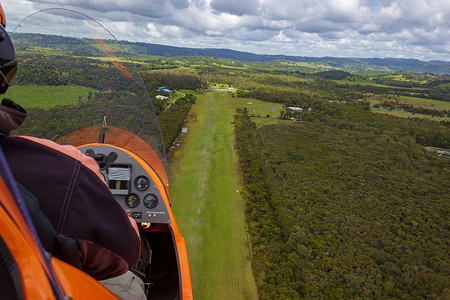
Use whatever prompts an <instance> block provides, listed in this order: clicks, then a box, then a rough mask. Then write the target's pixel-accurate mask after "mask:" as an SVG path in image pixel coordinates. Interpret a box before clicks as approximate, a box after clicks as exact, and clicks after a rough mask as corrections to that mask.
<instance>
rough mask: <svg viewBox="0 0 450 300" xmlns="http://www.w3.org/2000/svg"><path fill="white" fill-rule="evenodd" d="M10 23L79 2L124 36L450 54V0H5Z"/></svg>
mask: <svg viewBox="0 0 450 300" xmlns="http://www.w3.org/2000/svg"><path fill="white" fill-rule="evenodd" d="M0 2H1V3H2V5H3V9H4V10H5V12H6V18H7V22H8V27H7V29H8V30H13V29H14V27H15V26H16V25H17V24H18V23H19V21H20V20H21V19H23V18H25V17H26V16H27V15H29V14H31V13H33V12H35V11H37V10H40V9H44V8H50V7H64V8H69V9H74V10H77V11H79V12H82V13H84V14H87V15H88V16H90V17H92V18H94V19H95V20H97V21H99V22H100V23H102V24H103V25H104V26H105V27H106V28H108V29H109V30H110V31H111V32H112V33H113V34H114V35H115V36H116V38H117V39H119V40H129V41H139V42H148V43H155V44H163V45H171V46H180V47H192V48H227V49H233V50H239V51H247V52H252V53H260V54H284V55H298V56H335V57H401V58H417V59H421V60H445V61H450V1H449V0H378V1H372V0H3V1H0Z"/></svg>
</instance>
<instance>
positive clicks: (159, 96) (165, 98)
mask: <svg viewBox="0 0 450 300" xmlns="http://www.w3.org/2000/svg"><path fill="white" fill-rule="evenodd" d="M156 99H159V100H167V99H169V97H167V96H163V95H157V96H156Z"/></svg>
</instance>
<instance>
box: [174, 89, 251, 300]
mask: <svg viewBox="0 0 450 300" xmlns="http://www.w3.org/2000/svg"><path fill="white" fill-rule="evenodd" d="M191 112H192V113H191V118H190V120H189V122H188V123H187V124H186V127H187V128H188V133H187V134H186V135H184V136H183V137H182V139H183V140H182V142H181V146H180V147H179V148H178V149H177V150H175V153H174V155H173V157H172V159H171V162H170V180H171V182H170V193H171V195H170V196H171V201H172V209H173V211H174V214H175V217H176V219H177V222H178V226H179V227H180V230H181V231H182V233H183V235H184V238H185V240H186V246H187V249H188V255H189V262H190V268H191V276H192V285H193V292H194V298H195V299H257V291H256V285H255V282H254V279H253V275H252V271H251V265H250V252H249V246H248V239H247V233H246V229H245V218H244V202H243V199H242V197H241V196H240V193H239V192H238V191H239V190H240V188H241V182H240V175H239V166H238V159H237V155H236V153H235V150H234V149H233V148H232V146H233V144H234V135H233V130H234V125H232V124H231V122H233V115H234V114H235V108H234V105H233V104H232V98H231V97H229V96H228V95H227V94H226V93H223V92H217V91H216V92H207V93H205V94H203V95H199V96H198V99H197V103H196V104H195V105H194V106H193V107H192V110H191Z"/></svg>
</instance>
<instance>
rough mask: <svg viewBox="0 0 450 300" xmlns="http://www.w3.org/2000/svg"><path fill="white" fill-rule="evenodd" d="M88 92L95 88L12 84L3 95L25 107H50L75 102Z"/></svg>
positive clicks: (84, 97)
mask: <svg viewBox="0 0 450 300" xmlns="http://www.w3.org/2000/svg"><path fill="white" fill-rule="evenodd" d="M89 92H91V93H94V92H96V90H95V89H91V88H87V87H83V86H49V85H24V86H22V85H13V86H11V87H10V88H9V89H8V91H7V92H6V94H5V96H4V97H5V98H10V99H11V100H13V101H15V102H17V103H19V104H20V105H21V106H23V107H25V108H27V107H41V108H50V107H52V106H55V105H68V104H76V103H77V102H78V97H79V96H81V97H82V98H83V99H84V100H86V99H87V97H88V94H89Z"/></svg>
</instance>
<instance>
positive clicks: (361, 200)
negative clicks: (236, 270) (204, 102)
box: [235, 104, 450, 299]
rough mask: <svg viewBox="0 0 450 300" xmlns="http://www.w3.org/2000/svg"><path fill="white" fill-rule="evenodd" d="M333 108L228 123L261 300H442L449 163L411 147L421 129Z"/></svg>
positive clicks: (355, 109) (449, 272)
mask: <svg viewBox="0 0 450 300" xmlns="http://www.w3.org/2000/svg"><path fill="white" fill-rule="evenodd" d="M330 106H332V107H329V108H327V109H325V110H323V111H321V112H316V113H314V112H305V113H309V114H310V116H309V118H307V120H306V121H303V122H297V123H295V124H293V123H289V124H286V123H284V124H281V125H270V126H263V127H262V128H257V127H256V126H255V124H254V123H252V121H251V120H250V118H249V116H248V112H247V111H246V110H245V109H244V110H239V111H238V114H237V115H236V117H235V121H236V138H237V142H236V145H237V149H238V153H239V157H240V161H241V167H242V173H243V178H244V183H245V197H246V199H247V207H246V214H247V219H248V226H249V233H250V236H251V244H252V249H253V268H254V274H255V276H256V280H257V284H258V288H259V294H260V297H261V298H262V299H297V298H332V299H335V298H378V299H380V298H399V299H413V298H429V299H445V298H448V296H449V292H450V291H449V289H448V287H449V284H450V279H449V278H450V277H449V276H450V269H449V265H448V262H449V258H450V257H449V253H450V247H449V245H448V242H447V241H448V233H449V227H448V226H449V224H448V213H449V192H450V190H449V185H448V179H449V178H450V173H449V166H450V161H449V160H448V159H446V158H442V157H439V156H438V155H437V154H435V153H430V152H427V151H425V150H424V147H423V146H422V145H420V144H418V143H417V142H416V140H417V133H414V132H415V131H421V130H420V129H419V127H422V126H423V125H424V124H420V123H421V122H420V121H419V122H416V123H415V124H413V123H414V122H413V123H411V122H408V121H405V120H401V119H398V118H392V117H388V116H381V115H376V114H373V113H371V112H370V110H369V109H368V107H367V106H365V105H354V106H353V105H352V106H346V105H342V104H330ZM425 127H428V129H429V130H439V129H433V127H434V125H433V124H431V122H430V124H427V126H425ZM444 129H446V132H441V133H444V134H446V139H447V143H448V142H449V140H450V138H449V137H448V132H449V130H448V127H446V128H444ZM444 129H441V130H444Z"/></svg>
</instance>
